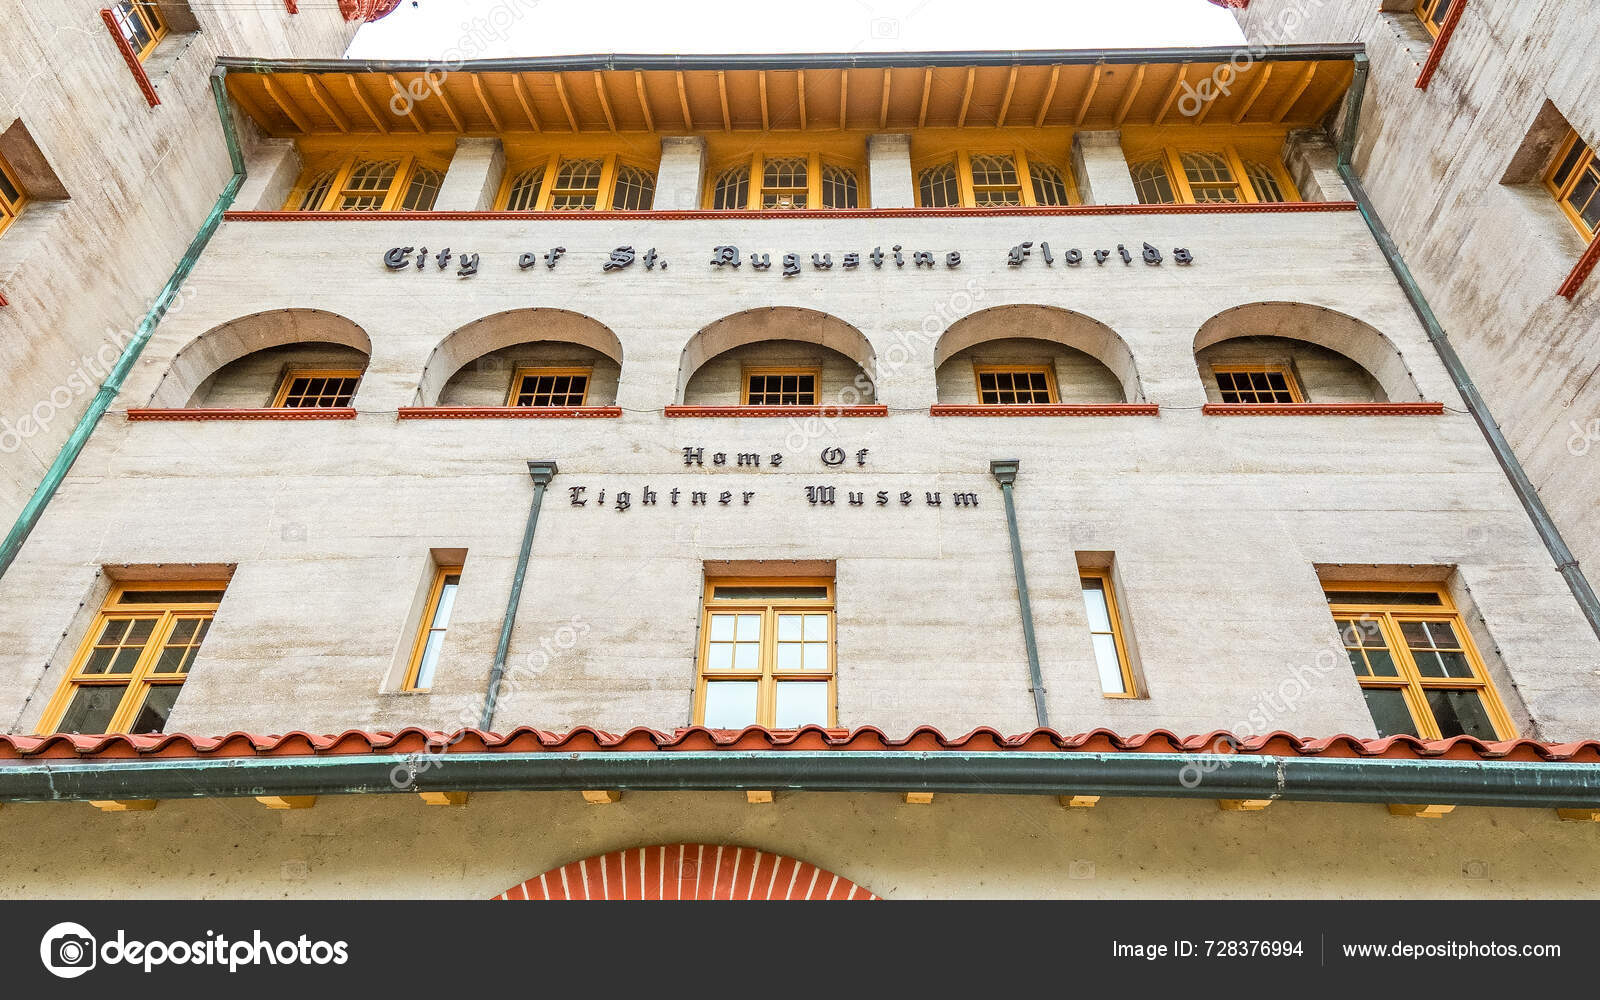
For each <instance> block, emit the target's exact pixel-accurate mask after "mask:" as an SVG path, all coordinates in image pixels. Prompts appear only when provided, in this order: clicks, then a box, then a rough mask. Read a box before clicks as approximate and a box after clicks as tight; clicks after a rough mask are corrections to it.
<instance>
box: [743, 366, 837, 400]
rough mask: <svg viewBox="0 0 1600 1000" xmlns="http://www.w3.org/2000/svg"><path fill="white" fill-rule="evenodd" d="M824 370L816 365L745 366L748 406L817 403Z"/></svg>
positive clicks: (745, 398) (745, 391)
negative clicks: (814, 366) (790, 366)
mask: <svg viewBox="0 0 1600 1000" xmlns="http://www.w3.org/2000/svg"><path fill="white" fill-rule="evenodd" d="M821 380H822V373H821V372H820V371H819V370H818V369H815V368H746V369H745V370H744V398H743V399H741V400H740V402H741V403H743V404H744V405H745V406H815V405H817V383H818V382H820V381H821Z"/></svg>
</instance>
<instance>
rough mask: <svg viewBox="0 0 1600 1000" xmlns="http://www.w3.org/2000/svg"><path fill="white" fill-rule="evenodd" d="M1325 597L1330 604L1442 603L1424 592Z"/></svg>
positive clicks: (1338, 593) (1344, 592)
mask: <svg viewBox="0 0 1600 1000" xmlns="http://www.w3.org/2000/svg"><path fill="white" fill-rule="evenodd" d="M1324 596H1325V597H1327V598H1328V603H1329V604H1426V605H1432V606H1434V607H1438V606H1439V605H1440V604H1441V603H1442V602H1441V601H1440V600H1439V595H1438V594H1435V593H1432V592H1430V591H1422V590H1418V591H1405V590H1330V591H1327V592H1326V593H1325V594H1324Z"/></svg>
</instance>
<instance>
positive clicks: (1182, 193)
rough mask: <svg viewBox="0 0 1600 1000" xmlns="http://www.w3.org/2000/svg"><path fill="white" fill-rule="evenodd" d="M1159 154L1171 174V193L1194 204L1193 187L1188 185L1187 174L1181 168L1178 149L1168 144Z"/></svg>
mask: <svg viewBox="0 0 1600 1000" xmlns="http://www.w3.org/2000/svg"><path fill="white" fill-rule="evenodd" d="M1161 155H1162V156H1163V157H1165V159H1166V161H1167V172H1168V173H1170V174H1171V175H1172V193H1173V196H1174V197H1176V198H1177V199H1178V201H1180V202H1185V203H1187V204H1191V205H1192V204H1194V188H1192V187H1190V186H1189V174H1188V172H1187V171H1185V170H1184V169H1183V160H1182V159H1181V158H1180V157H1179V156H1178V151H1177V150H1176V149H1174V148H1172V147H1170V146H1168V147H1165V148H1163V149H1162V150H1161Z"/></svg>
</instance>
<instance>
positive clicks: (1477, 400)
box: [1338, 55, 1600, 636]
mask: <svg viewBox="0 0 1600 1000" xmlns="http://www.w3.org/2000/svg"><path fill="white" fill-rule="evenodd" d="M1367 69H1368V67H1367V57H1366V56H1365V55H1357V56H1356V57H1355V76H1354V78H1353V79H1352V80H1351V81H1350V102H1349V105H1348V107H1347V108H1346V111H1345V121H1344V134H1343V135H1341V136H1340V137H1339V163H1338V165H1339V176H1340V177H1342V178H1344V182H1345V184H1346V185H1347V186H1348V187H1349V188H1350V194H1351V196H1352V197H1353V198H1354V199H1355V202H1356V205H1357V206H1358V207H1359V208H1360V209H1361V217H1362V218H1364V219H1366V220H1367V226H1368V228H1370V229H1371V230H1372V236H1373V238H1374V239H1375V240H1377V241H1378V247H1379V248H1380V249H1381V250H1382V251H1383V256H1384V258H1385V259H1387V260H1388V262H1389V268H1390V269H1391V270H1392V271H1394V276H1395V279H1396V280H1397V281H1399V282H1400V287H1401V288H1402V289H1403V290H1404V291H1405V293H1406V298H1407V299H1409V300H1410V301H1411V308H1412V309H1413V310H1414V311H1415V312H1416V314H1417V318H1418V319H1419V320H1421V321H1422V326H1423V328H1424V329H1425V330H1427V332H1428V340H1429V342H1431V343H1432V344H1433V347H1434V350H1436V351H1438V352H1439V360H1441V361H1443V362H1444V366H1445V369H1446V370H1447V371H1449V372H1450V378H1451V379H1452V380H1453V381H1454V382H1455V386H1456V390H1457V391H1458V392H1460V393H1461V398H1462V399H1463V400H1465V401H1466V404H1467V410H1468V412H1470V413H1471V414H1472V419H1473V420H1475V421H1477V423H1478V429H1479V430H1481V431H1482V432H1483V436H1484V438H1485V440H1487V441H1488V442H1489V450H1490V451H1492V452H1494V457H1495V459H1496V460H1497V461H1498V462H1499V463H1500V468H1501V469H1503V470H1504V471H1505V474H1506V478H1507V479H1508V480H1510V481H1511V489H1512V490H1513V491H1514V492H1515V493H1516V494H1517V499H1518V500H1520V501H1522V507H1523V509H1524V510H1526V511H1527V512H1528V518H1529V520H1531V521H1532V522H1533V527H1534V530H1535V531H1537V532H1538V533H1539V538H1540V539H1541V540H1542V541H1543V542H1544V545H1545V548H1547V549H1549V550H1550V555H1551V557H1552V558H1553V559H1554V560H1555V563H1556V569H1557V570H1558V571H1560V573H1561V576H1562V577H1563V578H1564V579H1565V580H1566V581H1567V586H1568V587H1569V588H1570V589H1571V590H1572V596H1573V597H1575V598H1577V601H1578V607H1579V608H1580V609H1581V610H1582V611H1583V615H1584V617H1585V618H1587V619H1588V620H1589V627H1590V628H1592V629H1593V630H1594V633H1595V635H1596V636H1600V599H1596V597H1595V593H1594V590H1593V589H1592V588H1591V587H1590V586H1589V581H1588V579H1587V578H1586V577H1585V576H1584V575H1583V570H1582V569H1580V568H1579V567H1578V560H1577V559H1575V558H1574V557H1573V555H1572V550H1571V549H1569V548H1567V543H1566V542H1565V541H1564V540H1563V539H1562V537H1561V530H1560V529H1559V528H1557V527H1556V523H1555V521H1554V520H1553V519H1551V517H1550V512H1549V511H1548V510H1546V509H1545V506H1544V502H1543V501H1541V500H1540V499H1539V492H1538V490H1537V489H1536V488H1535V487H1534V485H1533V481H1532V480H1530V479H1529V478H1528V474H1527V473H1526V472H1524V471H1523V469H1522V463H1521V462H1518V461H1517V456H1516V453H1515V452H1513V451H1512V450H1511V443H1510V442H1509V441H1507V440H1506V437H1505V435H1504V434H1503V433H1501V431H1500V425H1499V424H1498V423H1496V422H1495V419H1494V415H1493V414H1492V413H1490V412H1489V405H1488V404H1487V403H1485V402H1484V401H1483V397H1482V396H1481V395H1479V393H1478V387H1477V386H1476V385H1474V384H1473V382H1472V376H1471V375H1469V374H1468V373H1467V369H1466V366H1465V365H1464V364H1462V362H1461V357H1460V356H1459V355H1457V354H1456V349H1455V347H1454V346H1452V345H1451V343H1450V340H1449V338H1448V336H1447V335H1446V334H1445V332H1444V326H1443V325H1442V324H1440V322H1439V317H1437V316H1435V315H1434V313H1433V308H1432V307H1431V306H1429V305H1428V299H1427V296H1425V295H1423V294H1422V286H1420V285H1419V284H1417V279H1416V278H1415V277H1414V276H1413V275H1412V273H1411V268H1409V267H1407V266H1406V262H1405V258H1403V257H1401V256H1400V248H1399V247H1398V246H1397V245H1396V244H1395V241H1394V237H1393V236H1391V235H1389V229H1388V227H1387V226H1385V225H1384V224H1383V220H1382V219H1381V218H1379V217H1378V211H1377V209H1375V208H1374V207H1373V205H1372V199H1371V198H1369V197H1368V196H1367V189H1366V188H1365V187H1364V186H1363V185H1362V183H1361V179H1360V178H1359V177H1357V176H1356V172H1355V168H1354V166H1353V164H1352V162H1351V154H1352V153H1353V152H1354V150H1355V143H1356V127H1357V125H1358V124H1359V123H1360V120H1361V100H1362V97H1363V96H1364V95H1365V92H1366V88H1367Z"/></svg>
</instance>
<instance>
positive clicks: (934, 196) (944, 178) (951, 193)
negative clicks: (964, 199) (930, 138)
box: [917, 162, 961, 208]
mask: <svg viewBox="0 0 1600 1000" xmlns="http://www.w3.org/2000/svg"><path fill="white" fill-rule="evenodd" d="M917 202H918V204H920V205H921V206H922V207H923V208H949V207H951V206H952V205H960V204H961V185H960V183H958V182H957V180H956V165H955V164H954V163H950V162H946V163H940V164H937V165H935V166H932V167H928V168H927V169H925V170H923V171H922V173H920V174H918V175H917Z"/></svg>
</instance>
